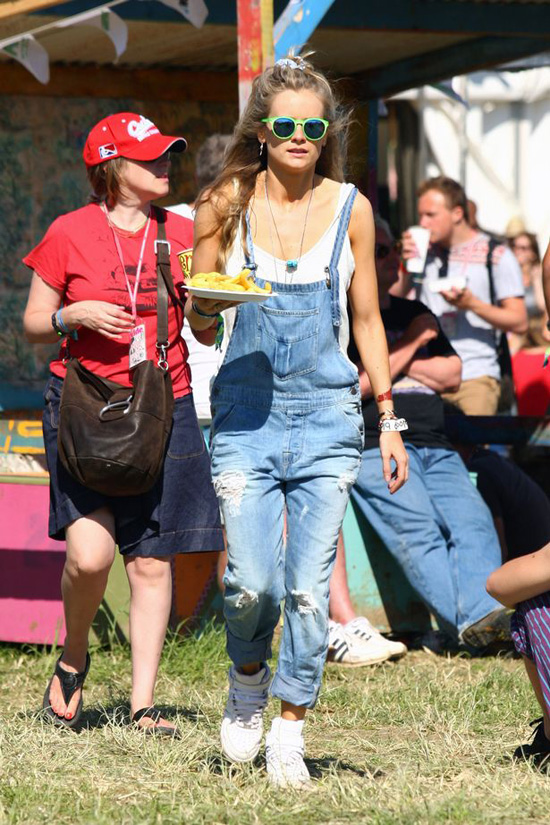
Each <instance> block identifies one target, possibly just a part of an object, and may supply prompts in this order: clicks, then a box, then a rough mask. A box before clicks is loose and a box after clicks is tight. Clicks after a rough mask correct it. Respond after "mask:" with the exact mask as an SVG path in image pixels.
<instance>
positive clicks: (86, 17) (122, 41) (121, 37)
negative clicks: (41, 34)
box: [55, 6, 128, 60]
mask: <svg viewBox="0 0 550 825" xmlns="http://www.w3.org/2000/svg"><path fill="white" fill-rule="evenodd" d="M79 23H83V24H84V25H86V26H95V28H96V29H99V30H100V31H102V32H104V33H105V34H106V35H107V37H108V38H109V39H110V40H111V41H112V43H113V46H114V47H115V52H116V59H117V60H118V58H119V57H120V55H121V54H123V53H124V52H125V51H126V46H127V43H128V26H127V25H126V23H125V22H124V20H123V19H122V17H119V16H118V14H115V12H114V11H111V9H109V8H108V7H107V6H104V7H103V8H98V9H90V10H89V11H85V12H82V14H75V15H73V17H68V18H66V19H65V20H59V21H58V22H57V23H55V27H56V28H58V29H66V28H68V27H69V26H76V25H78V24H79Z"/></svg>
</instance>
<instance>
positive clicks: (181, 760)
mask: <svg viewBox="0 0 550 825" xmlns="http://www.w3.org/2000/svg"><path fill="white" fill-rule="evenodd" d="M55 658H56V653H55V652H51V653H50V652H48V653H41V652H38V651H36V650H34V649H28V650H27V649H24V650H23V649H21V648H18V647H15V646H4V647H0V670H1V682H0V708H1V717H2V718H1V720H0V823H26V824H27V823H28V825H34V823H54V822H55V823H57V825H69V823H71V824H72V823H75V822H78V823H94V825H95V824H97V825H100V824H101V825H103V823H105V825H107V823H109V825H112V823H117V825H118V823H120V825H126V823H132V825H134V824H135V825H142V824H143V825H153V823H155V824H156V823H166V825H172V823H174V825H181V824H182V823H184V824H185V825H187V823H189V825H195V824H196V825H203V823H204V825H218V823H220V824H221V823H223V825H244V824H246V825H249V823H250V824H251V825H253V824H254V823H262V825H264V823H265V824H266V825H309V823H311V825H313V824H314V823H315V825H317V823H326V825H329V823H330V825H343V824H344V823H368V824H369V825H394V823H400V824H402V825H426V823H428V825H430V824H431V823H464V825H466V824H467V825H476V823H493V822H494V823H497V822H498V823H502V822H506V823H512V824H513V825H516V824H517V825H523V823H537V825H539V824H540V823H550V815H549V814H548V813H547V811H548V802H547V800H548V795H549V790H550V785H549V783H550V777H546V776H544V775H541V774H539V773H537V772H535V771H533V770H531V769H530V768H528V767H527V766H524V765H514V764H512V763H511V762H510V761H509V755H510V753H511V752H512V750H513V749H514V747H515V746H516V745H517V744H518V743H519V742H522V741H526V734H527V722H528V720H529V719H530V718H532V717H533V716H535V715H538V711H537V708H536V704H535V702H534V700H533V697H532V696H531V693H530V690H529V687H528V685H527V680H526V678H525V677H524V674H523V672H522V665H521V663H520V662H518V661H515V660H506V659H485V660H474V661H472V660H469V659H461V658H453V659H442V658H437V657H434V656H432V655H430V654H426V653H412V654H409V656H408V657H407V658H406V659H405V660H404V661H401V662H399V663H396V664H387V665H382V666H379V667H372V668H357V669H339V668H338V667H337V666H329V667H328V668H327V672H326V678H325V685H324V689H323V692H322V695H321V699H320V701H319V703H318V706H317V708H316V709H315V711H313V712H312V713H311V714H310V715H309V717H308V722H307V725H306V744H307V759H308V765H309V768H310V771H311V773H312V775H313V776H314V779H315V781H314V782H313V784H312V789H311V791H309V792H307V793H304V792H301V793H300V792H289V791H279V790H274V789H272V788H271V787H270V786H269V784H268V782H267V780H266V777H265V773H264V770H263V766H262V761H261V759H260V760H259V762H258V765H255V766H251V765H244V766H231V765H229V764H228V763H227V762H225V761H224V760H223V758H222V757H221V755H220V750H219V739H218V729H219V723H220V719H221V714H222V711H223V706H224V702H225V695H226V679H227V677H226V669H227V660H226V657H225V653H224V640H223V634H222V632H221V631H220V630H219V629H217V628H210V629H209V630H208V631H207V632H205V633H204V634H203V635H202V636H201V638H199V639H196V640H195V639H186V640H184V641H182V640H181V639H172V640H170V641H169V642H168V644H167V646H166V650H165V655H164V657H163V661H162V670H161V677H160V680H159V690H158V701H159V704H160V705H161V706H162V707H164V708H165V709H166V713H167V714H168V715H169V716H170V717H172V718H174V719H176V720H177V722H178V725H179V727H180V729H181V732H182V739H181V740H180V741H174V742H173V741H170V740H164V739H159V740H155V739H152V738H148V739H146V738H145V737H144V736H142V735H141V734H140V733H139V732H137V731H134V730H132V729H130V728H129V727H128V724H127V714H128V706H127V696H128V690H129V686H130V661H129V653H128V650H127V649H126V648H124V647H114V648H113V649H111V650H96V651H93V652H92V667H91V671H90V676H89V678H88V682H87V685H86V691H85V707H86V712H85V721H86V726H85V728H84V729H83V730H82V731H81V732H80V733H78V734H75V733H72V732H70V731H65V730H58V729H57V728H55V727H53V726H52V725H51V724H49V723H47V722H44V721H43V720H42V719H41V716H40V714H39V713H38V712H37V708H39V707H40V703H41V696H42V693H43V691H44V688H45V685H46V683H47V681H48V678H49V676H50V674H51V672H52V669H53V666H54V662H55ZM275 711H276V705H275V702H273V701H272V702H271V703H270V707H269V713H268V717H269V719H270V718H271V717H272V716H273V715H274V714H275ZM269 719H268V721H267V724H268V725H269Z"/></svg>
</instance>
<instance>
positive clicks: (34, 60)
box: [2, 34, 50, 83]
mask: <svg viewBox="0 0 550 825" xmlns="http://www.w3.org/2000/svg"><path fill="white" fill-rule="evenodd" d="M2 50H3V51H4V52H6V54H9V56H10V57H13V59H14V60H17V62H18V63H21V65H22V66H24V67H25V68H26V69H28V70H29V72H30V73H31V74H32V75H34V76H35V77H36V79H37V80H39V81H40V83H47V82H48V81H49V79H50V59H49V57H48V52H47V51H46V49H45V48H44V47H43V46H41V45H40V43H38V41H37V40H35V39H34V37H33V36H32V34H24V35H23V36H22V37H21V38H20V39H19V40H16V41H15V42H12V43H10V44H9V45H6V46H4V47H3V49H2Z"/></svg>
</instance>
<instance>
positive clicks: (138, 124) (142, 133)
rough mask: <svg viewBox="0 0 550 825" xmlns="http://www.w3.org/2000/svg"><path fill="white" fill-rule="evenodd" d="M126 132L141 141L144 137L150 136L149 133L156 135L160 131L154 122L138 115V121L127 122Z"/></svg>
mask: <svg viewBox="0 0 550 825" xmlns="http://www.w3.org/2000/svg"><path fill="white" fill-rule="evenodd" d="M128 134H129V135H130V137H133V138H135V139H136V140H139V142H140V143H141V141H142V140H145V138H148V137H151V135H158V134H160V133H159V130H158V129H157V127H156V126H155V124H154V123H152V122H151V121H150V120H147V118H146V117H143V115H140V118H139V121H138V120H131V121H130V123H129V124H128Z"/></svg>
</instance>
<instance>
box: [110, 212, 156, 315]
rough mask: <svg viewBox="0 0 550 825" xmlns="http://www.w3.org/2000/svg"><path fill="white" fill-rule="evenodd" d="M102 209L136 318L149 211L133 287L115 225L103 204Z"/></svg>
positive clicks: (149, 219) (149, 222)
mask: <svg viewBox="0 0 550 825" xmlns="http://www.w3.org/2000/svg"><path fill="white" fill-rule="evenodd" d="M103 211H104V212H105V215H106V217H107V222H108V224H109V226H110V227H111V231H112V233H113V239H114V242H115V246H116V251H117V253H118V257H119V259H120V263H121V266H122V271H123V272H124V277H125V279H126V289H127V290H128V295H129V296H130V303H131V305H132V317H133V318H134V320H135V319H136V318H137V294H138V289H139V281H140V278H141V268H142V266H143V255H144V253H145V244H146V243H147V235H148V234H149V226H150V225H151V213H150V212H149V217H148V218H147V225H146V227H145V233H144V235H143V241H142V242H141V249H140V252H139V259H138V263H137V267H136V280H135V283H134V289H133V290H132V287H131V286H130V281H129V280H128V273H127V272H126V267H125V265H124V257H123V255H122V247H121V246H120V241H119V239H118V236H117V234H116V230H115V227H114V226H113V224H112V223H111V219H110V218H109V213H108V212H107V208H106V206H105V205H103Z"/></svg>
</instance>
